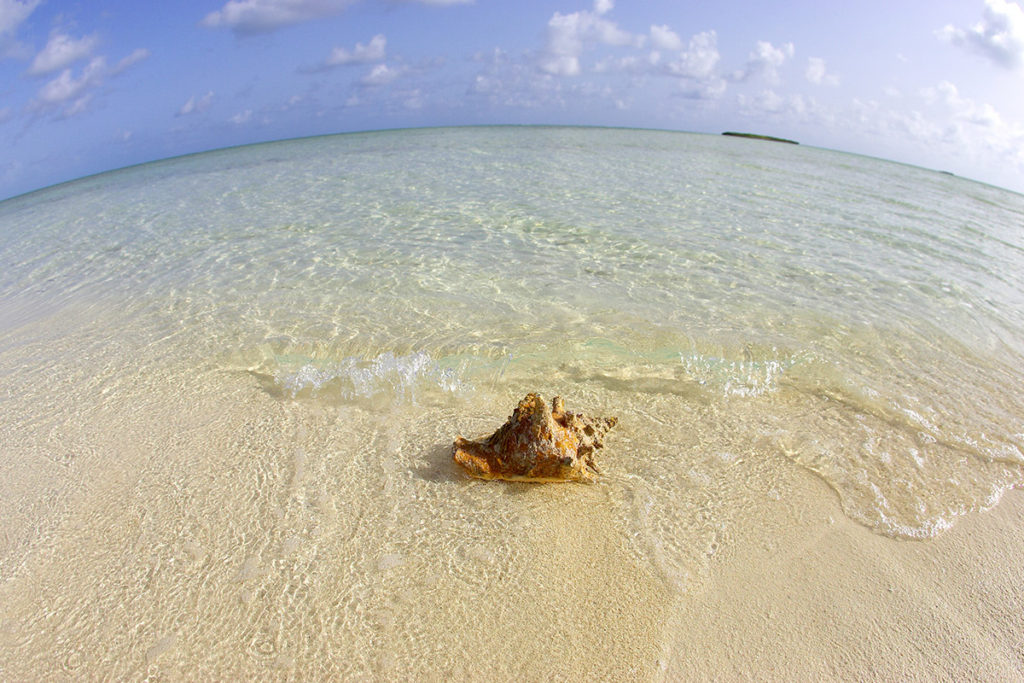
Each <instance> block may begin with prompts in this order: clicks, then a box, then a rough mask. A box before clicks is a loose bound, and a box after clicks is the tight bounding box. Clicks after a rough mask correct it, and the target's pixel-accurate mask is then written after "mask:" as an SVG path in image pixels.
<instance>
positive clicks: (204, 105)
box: [176, 90, 213, 116]
mask: <svg viewBox="0 0 1024 683" xmlns="http://www.w3.org/2000/svg"><path fill="white" fill-rule="evenodd" d="M212 101H213V91H212V90H211V91H209V92H208V93H206V94H205V95H203V96H202V97H199V98H196V96H195V95H193V96H192V97H190V98H188V102H186V103H185V104H183V105H182V106H181V109H179V110H178V113H177V114H176V116H188V115H189V114H194V113H197V112H198V113H200V114H201V113H203V112H204V111H206V110H207V109H209V108H210V103H211V102H212Z"/></svg>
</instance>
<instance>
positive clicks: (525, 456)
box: [452, 393, 616, 482]
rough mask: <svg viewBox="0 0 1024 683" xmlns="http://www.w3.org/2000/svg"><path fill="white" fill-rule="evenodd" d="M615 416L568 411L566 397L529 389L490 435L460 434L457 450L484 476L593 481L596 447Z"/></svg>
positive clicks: (462, 461) (461, 461)
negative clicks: (550, 397)
mask: <svg viewBox="0 0 1024 683" xmlns="http://www.w3.org/2000/svg"><path fill="white" fill-rule="evenodd" d="M615 423H616V418H614V417H608V418H590V417H585V416H583V415H580V414H579V413H569V412H566V410H565V404H564V403H563V401H562V399H561V397H558V396H556V397H555V398H554V400H553V401H552V402H551V408H550V409H549V408H548V405H547V403H545V402H544V399H543V398H541V397H540V395H539V394H532V393H531V394H527V395H526V397H525V398H524V399H523V400H521V401H520V402H519V405H518V406H516V409H515V412H513V413H512V416H511V417H509V419H508V421H507V422H506V423H505V424H504V425H502V426H501V427H500V428H499V429H498V431H496V432H494V434H491V435H490V436H489V437H487V438H486V439H481V440H479V441H470V440H469V439H464V438H462V437H461V436H458V437H456V438H455V445H454V447H453V449H452V455H453V457H454V459H455V462H457V463H458V464H459V465H460V466H461V467H462V468H463V469H464V470H466V472H467V473H469V474H470V475H471V476H473V477H477V478H479V479H508V480H512V481H537V482H543V481H593V480H594V476H595V474H599V473H600V472H599V470H598V468H597V464H596V463H595V462H594V459H593V457H594V451H595V450H596V449H598V448H601V447H602V446H603V445H604V435H605V434H606V433H607V432H608V430H610V429H611V428H612V427H614V426H615Z"/></svg>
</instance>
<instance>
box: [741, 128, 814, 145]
mask: <svg viewBox="0 0 1024 683" xmlns="http://www.w3.org/2000/svg"><path fill="white" fill-rule="evenodd" d="M722 135H731V136H732V137H734V138H752V139H754V140H770V141H771V142H785V143H788V144H790V145H799V144H800V143H799V142H797V141H796V140H787V139H786V138H776V137H773V136H771V135H757V134H755V133H735V132H733V131H731V130H727V131H726V132H724V133H722Z"/></svg>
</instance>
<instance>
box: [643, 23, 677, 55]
mask: <svg viewBox="0 0 1024 683" xmlns="http://www.w3.org/2000/svg"><path fill="white" fill-rule="evenodd" d="M651 45H653V46H654V47H655V48H656V49H658V50H682V49H683V41H682V39H681V38H680V37H679V36H678V35H676V32H675V31H673V30H672V29H670V28H669V27H668V26H653V25H652V26H651Z"/></svg>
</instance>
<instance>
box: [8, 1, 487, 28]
mask: <svg viewBox="0 0 1024 683" xmlns="http://www.w3.org/2000/svg"><path fill="white" fill-rule="evenodd" d="M0 1H2V0H0ZM410 1H413V0H410ZM414 1H415V2H419V3H420V4H422V5H434V6H437V7H447V6H452V5H465V4H472V2H473V0H414ZM356 2H358V0H228V2H227V3H225V5H224V6H223V7H221V8H220V9H219V10H217V11H215V12H210V13H209V14H207V15H206V16H205V17H204V18H203V20H202V21H201V22H199V23H200V25H202V26H205V27H207V28H220V27H225V28H229V29H231V30H232V31H234V32H235V33H237V34H239V35H247V34H253V33H267V32H269V31H275V30H277V29H279V28H282V27H284V26H290V25H292V24H300V23H302V22H304V21H312V20H314V19H322V18H323V17H329V16H333V15H335V14H340V13H341V12H343V11H344V10H345V8H347V7H348V6H349V5H353V4H355V3H356Z"/></svg>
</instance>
